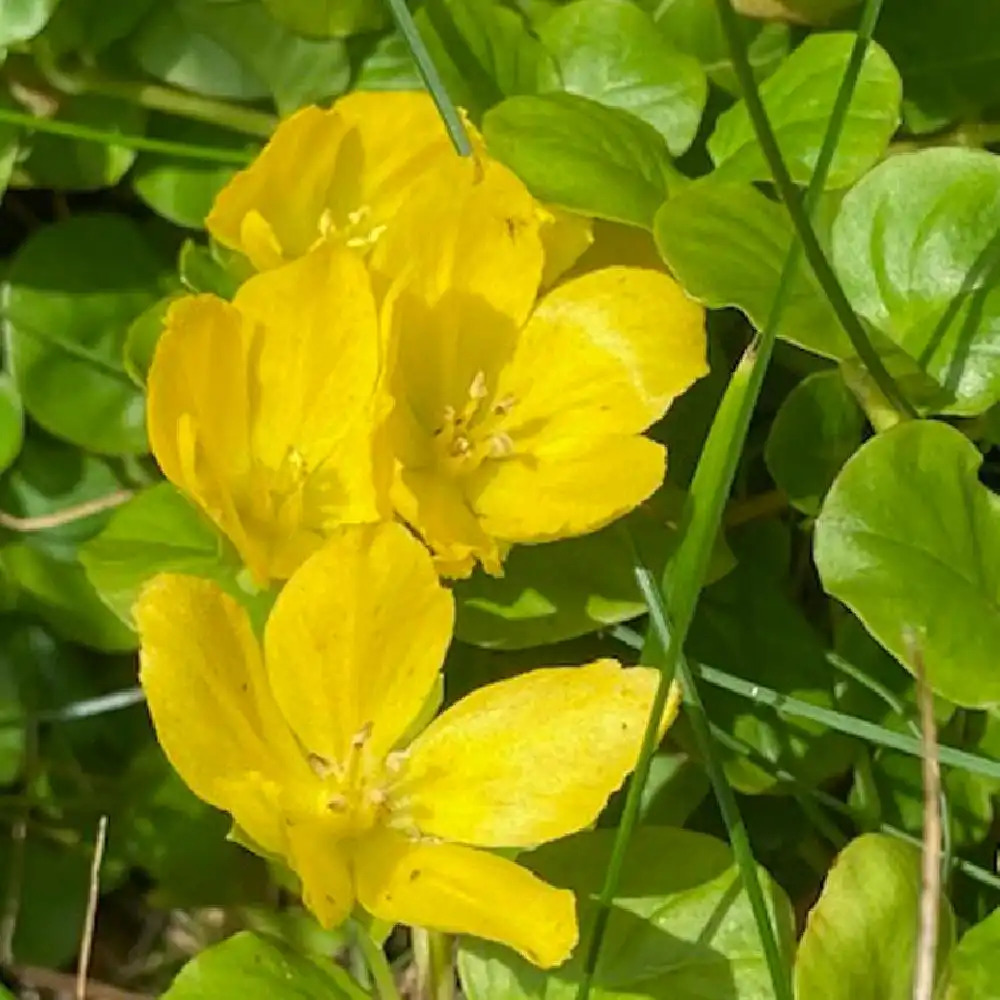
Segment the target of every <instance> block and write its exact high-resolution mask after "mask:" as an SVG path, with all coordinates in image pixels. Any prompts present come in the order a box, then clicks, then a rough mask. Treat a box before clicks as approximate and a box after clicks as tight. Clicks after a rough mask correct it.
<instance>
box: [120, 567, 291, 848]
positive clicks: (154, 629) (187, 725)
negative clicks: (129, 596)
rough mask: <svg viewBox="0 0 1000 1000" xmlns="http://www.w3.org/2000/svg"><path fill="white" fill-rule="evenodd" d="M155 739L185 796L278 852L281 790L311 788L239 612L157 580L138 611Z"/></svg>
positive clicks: (183, 585)
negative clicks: (225, 816) (183, 784)
mask: <svg viewBox="0 0 1000 1000" xmlns="http://www.w3.org/2000/svg"><path fill="white" fill-rule="evenodd" d="M135 619H136V623H137V626H138V629H139V633H140V635H141V637H142V652H141V665H142V666H141V679H142V686H143V690H144V691H145V693H146V699H147V702H148V704H149V710H150V713H151V715H152V717H153V723H154V725H155V727H156V735H157V738H158V739H159V741H160V745H161V746H162V747H163V749H164V751H165V753H166V755H167V757H168V758H169V759H170V762H171V764H173V766H174V768H175V769H176V770H177V772H178V773H179V774H180V775H181V777H182V778H183V779H184V780H185V782H187V784H188V785H189V786H190V788H191V790H192V791H193V792H194V793H195V794H196V795H198V796H199V797H200V798H202V799H204V800H205V801H206V802H209V803H211V804H212V805H214V806H216V807H217V808H219V809H224V810H225V811H226V812H228V813H230V814H231V815H232V816H233V817H234V818H235V820H236V821H237V823H238V824H239V825H240V826H241V827H242V828H243V829H244V830H246V832H247V833H248V834H249V835H250V837H251V838H253V840H254V841H255V842H256V843H258V844H260V845H261V847H263V848H265V849H266V850H269V851H273V852H275V853H283V852H284V850H285V836H284V828H283V824H282V820H281V809H282V798H283V795H284V793H285V790H286V789H288V788H289V787H295V786H297V785H298V784H300V783H301V782H303V781H308V778H309V773H308V768H307V766H306V764H305V760H304V758H303V757H302V755H301V754H300V753H299V752H298V749H297V746H296V744H295V741H294V737H293V736H292V734H291V732H290V731H289V730H288V728H287V726H286V725H285V723H284V720H283V719H282V717H281V714H280V712H279V711H278V706H277V703H276V702H275V700H274V697H273V695H272V694H271V689H270V687H269V684H268V680H267V677H266V675H265V672H264V666H263V663H262V662H261V657H260V651H259V648H258V645H257V640H256V639H255V638H254V635H253V632H252V630H251V628H250V622H249V621H248V619H247V616H246V613H245V612H244V611H243V609H242V608H241V607H240V606H239V605H238V604H237V603H236V601H234V600H233V599H232V598H231V597H229V596H228V595H227V594H224V593H223V592H222V591H221V590H220V589H219V587H218V586H217V585H216V584H214V583H212V582H211V581H208V580H200V579H196V578H194V577H185V576H174V575H162V576H159V577H157V578H156V579H155V580H154V581H153V582H152V583H150V584H149V585H148V586H147V587H146V588H145V589H144V591H143V593H142V595H141V597H140V599H139V601H138V603H137V605H136V610H135Z"/></svg>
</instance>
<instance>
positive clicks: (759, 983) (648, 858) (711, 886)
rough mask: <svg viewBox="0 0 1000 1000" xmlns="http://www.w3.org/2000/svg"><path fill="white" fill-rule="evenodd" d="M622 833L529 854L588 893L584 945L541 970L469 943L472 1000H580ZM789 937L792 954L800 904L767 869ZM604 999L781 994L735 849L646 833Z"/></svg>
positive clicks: (596, 992) (467, 980)
mask: <svg viewBox="0 0 1000 1000" xmlns="http://www.w3.org/2000/svg"><path fill="white" fill-rule="evenodd" d="M613 837H614V831H613V830H597V831H594V832H590V833H582V834H578V835H576V836H575V837H570V838H568V839H566V840H563V841H560V842H558V843H556V844H552V845H549V846H547V847H543V848H541V849H540V850H538V851H535V852H533V853H532V854H530V855H527V856H525V857H522V858H521V859H519V860H521V861H523V862H526V863H527V864H529V865H530V866H531V867H532V868H533V869H535V870H536V871H537V872H538V873H539V874H540V875H541V876H542V877H543V878H545V879H546V880H547V881H551V882H552V883H553V884H555V885H559V886H566V887H567V888H570V889H573V890H574V891H575V892H576V895H577V900H578V910H579V919H580V944H579V945H578V946H577V948H576V949H575V951H574V952H573V956H572V957H571V958H570V960H569V961H568V962H567V963H566V964H565V965H561V966H559V968H557V969H551V970H541V969H536V968H535V967H534V966H532V965H529V964H528V963H527V962H526V961H525V960H524V959H522V958H519V957H517V956H515V955H514V954H512V953H511V952H510V951H507V950H506V949H504V948H502V947H500V946H499V945H493V944H487V943H485V942H480V941H473V940H471V939H467V940H464V941H463V942H462V945H461V948H460V951H459V962H458V966H459V974H460V976H461V980H462V986H463V987H464V990H465V995H466V996H467V997H468V998H469V1000H528V998H530V1000H543V998H551V997H557V996H558V997H570V996H572V990H573V989H574V987H575V984H576V983H577V981H578V980H579V978H580V969H581V965H582V961H583V956H584V955H586V953H587V944H588V941H589V938H590V935H591V933H592V928H593V920H594V911H595V897H596V896H597V894H598V893H599V891H600V883H601V877H602V872H603V869H604V866H605V865H606V863H607V859H608V855H609V853H610V851H611V844H612V840H613ZM761 878H762V879H763V880H764V883H765V885H766V887H767V890H768V896H769V900H770V903H771V908H772V912H773V914H774V916H775V918H776V919H777V924H778V928H779V934H780V938H781V942H782V945H783V948H784V951H785V954H786V955H787V956H788V961H789V963H790V961H791V953H792V950H793V947H794V946H793V940H794V938H793V930H792V914H791V907H790V906H789V904H788V901H787V899H786V898H785V895H784V893H783V892H782V890H781V889H780V888H779V887H778V886H777V885H776V884H775V883H773V882H771V880H770V879H769V877H768V876H767V873H766V872H764V871H761ZM606 941H607V944H606V947H605V948H604V951H603V955H602V961H601V963H600V965H599V966H598V968H597V973H596V976H595V979H594V983H593V988H592V990H591V996H592V997H593V998H594V1000H612V998H622V997H626V996H629V997H648V998H650V1000H705V998H709V997H712V998H714V997H719V998H720V1000H721V998H726V1000H757V998H760V1000H763V998H766V997H771V996H772V993H771V989H770V979H769V977H768V972H767V966H766V964H765V962H764V959H763V956H762V955H761V952H760V945H759V943H758V938H757V930H756V924H755V923H754V919H753V915H752V913H751V910H750V905H749V903H748V902H747V898H746V895H745V893H744V892H743V891H742V889H741V886H740V876H739V872H738V871H737V869H736V867H735V865H734V864H733V859H732V854H731V852H730V850H729V848H728V846H727V845H726V844H724V843H722V842H721V841H718V840H715V839H714V838H712V837H708V836H705V835H704V834H701V833H693V832H691V831H688V830H678V829H673V828H669V827H659V828H657V827H642V828H640V829H638V830H637V831H636V834H635V837H634V839H633V841H632V845H631V848H630V850H629V854H628V856H627V858H626V861H625V867H624V871H623V874H622V879H621V883H620V886H619V892H618V896H617V898H616V899H615V900H614V901H613V905H612V909H611V918H610V921H609V924H608V931H607V936H606Z"/></svg>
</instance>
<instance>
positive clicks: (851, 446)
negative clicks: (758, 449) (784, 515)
mask: <svg viewBox="0 0 1000 1000" xmlns="http://www.w3.org/2000/svg"><path fill="white" fill-rule="evenodd" d="M865 426H866V421H865V415H864V413H863V412H862V410H861V407H860V406H858V404H857V401H856V400H855V398H854V396H853V395H852V393H851V391H850V389H848V388H847V386H846V385H845V384H844V379H843V377H842V376H841V374H840V372H839V371H824V372H816V373H814V374H813V375H810V376H809V377H808V378H805V379H803V380H802V381H801V382H799V383H798V385H796V386H795V388H794V389H792V391H791V392H790V393H789V394H788V396H787V397H785V400H784V402H782V404H781V407H780V409H779V410H778V412H777V413H776V414H775V417H774V422H773V423H772V424H771V430H770V433H769V434H768V437H767V444H766V445H765V448H764V461H765V462H766V463H767V470H768V472H770V473H771V477H772V478H773V479H774V482H775V484H776V485H777V486H778V487H779V488H780V489H782V490H783V491H784V492H785V493H786V494H788V499H789V501H790V502H791V503H792V505H793V506H795V507H797V508H798V509H799V510H801V511H802V512H803V513H805V514H809V515H810V516H815V515H816V514H818V513H819V509H820V504H821V503H822V500H823V497H825V496H826V493H827V490H829V488H830V486H831V485H832V484H833V480H834V479H835V478H836V475H837V473H838V472H839V471H840V469H841V467H842V466H843V464H844V462H846V461H847V460H848V459H849V458H850V457H851V455H853V454H854V452H855V451H856V450H857V448H858V446H859V445H860V444H861V437H862V434H863V433H864V429H865Z"/></svg>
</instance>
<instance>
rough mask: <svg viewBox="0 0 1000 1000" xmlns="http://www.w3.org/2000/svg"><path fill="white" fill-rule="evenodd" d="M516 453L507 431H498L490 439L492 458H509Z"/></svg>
mask: <svg viewBox="0 0 1000 1000" xmlns="http://www.w3.org/2000/svg"><path fill="white" fill-rule="evenodd" d="M513 453H514V442H513V441H512V440H511V437H510V435H509V434H508V433H507V432H506V431H497V433H496V434H491V435H490V439H489V455H490V458H507V456H508V455H512V454H513Z"/></svg>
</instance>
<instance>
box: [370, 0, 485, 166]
mask: <svg viewBox="0 0 1000 1000" xmlns="http://www.w3.org/2000/svg"><path fill="white" fill-rule="evenodd" d="M386 3H387V5H388V7H389V13H390V14H391V15H392V19H393V21H395V22H396V27H397V28H398V29H399V33H400V34H401V35H402V36H403V41H404V42H406V47H407V48H408V49H409V50H410V55H411V56H412V57H413V61H414V62H415V63H416V64H417V72H419V73H420V78H421V79H422V80H423V81H424V86H425V87H426V88H427V89H428V90H429V91H430V95H431V97H432V98H433V99H434V104H435V106H436V107H437V109H438V114H439V115H440V116H441V120H442V121H443V122H444V126H445V128H446V129H447V130H448V135H449V136H450V137H451V142H452V145H453V146H454V147H455V152H457V153H458V155H459V156H471V155H472V143H471V142H469V136H468V134H467V133H466V131H465V124H464V122H463V121H462V116H461V115H460V114H459V113H458V108H456V107H455V102H454V101H452V99H451V95H450V94H449V93H448V88H447V87H445V85H444V81H443V80H442V79H441V74H440V73H438V70H437V66H435V65H434V60H433V59H431V54H430V53H429V52H428V51H427V46H426V45H424V40H423V39H422V38H421V37H420V32H419V31H418V30H417V26H416V24H415V23H414V20H413V15H412V14H411V13H410V9H409V7H407V6H406V0H386Z"/></svg>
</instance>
